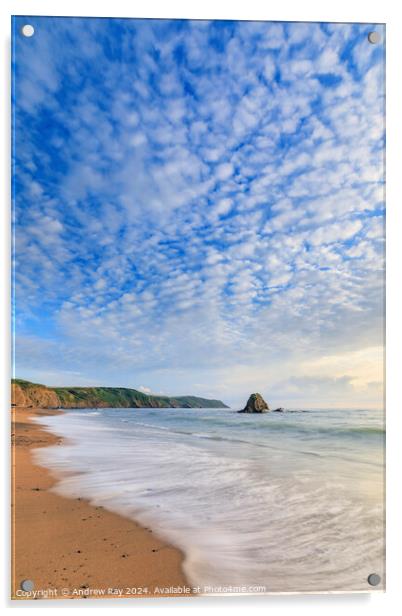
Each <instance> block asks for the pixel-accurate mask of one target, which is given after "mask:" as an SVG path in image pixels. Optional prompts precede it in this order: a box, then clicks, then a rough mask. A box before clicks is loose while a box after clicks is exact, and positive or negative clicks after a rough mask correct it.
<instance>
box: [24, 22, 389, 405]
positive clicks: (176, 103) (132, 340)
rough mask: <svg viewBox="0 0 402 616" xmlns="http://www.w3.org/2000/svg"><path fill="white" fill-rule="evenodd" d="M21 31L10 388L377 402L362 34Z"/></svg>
mask: <svg viewBox="0 0 402 616" xmlns="http://www.w3.org/2000/svg"><path fill="white" fill-rule="evenodd" d="M23 23H26V18H25V19H24V18H22V17H18V18H15V23H14V28H15V35H14V58H13V61H14V68H13V70H14V92H13V94H14V148H13V151H14V160H13V164H14V186H13V193H14V203H15V207H14V214H15V220H14V225H15V233H14V238H15V242H14V249H15V250H14V252H15V255H14V258H15V331H16V351H15V372H16V373H17V374H18V375H20V376H23V377H27V378H28V377H29V378H32V379H36V380H42V381H44V382H47V383H58V384H72V383H74V384H78V383H82V384H96V383H99V384H100V383H102V384H108V385H127V386H140V385H141V386H142V387H143V388H150V389H152V391H166V392H168V393H174V394H186V393H199V394H204V395H211V396H212V395H213V396H218V397H221V398H224V399H226V400H228V401H229V402H232V403H233V404H235V403H237V401H238V400H242V398H243V397H244V395H245V394H248V393H249V392H250V391H251V390H253V389H254V388H256V389H257V390H262V391H263V392H265V393H266V395H267V396H268V398H272V397H274V399H278V400H279V401H280V402H281V403H287V404H292V402H293V403H294V404H311V405H325V403H326V402H327V403H328V405H329V406H332V405H334V404H335V405H338V406H355V405H357V406H358V405H372V404H377V405H378V404H379V403H380V401H381V378H382V377H381V358H379V357H380V356H379V353H378V349H381V346H382V344H383V286H384V282H383V278H384V271H383V270H384V160H383V157H384V138H385V137H384V94H385V93H384V39H385V30H384V28H383V26H378V25H376V26H373V24H371V25H369V24H364V25H360V24H327V23H273V22H272V23H270V22H233V21H219V22H213V21H186V20H134V19H95V18H91V19H84V18H44V17H31V18H29V23H32V24H33V25H34V26H35V35H34V36H33V37H32V38H30V39H25V38H24V37H22V36H21V35H20V27H21V25H22V24H23ZM374 27H375V29H376V30H379V31H380V33H381V37H382V43H381V44H380V45H371V44H369V43H368V41H367V34H368V32H369V31H370V30H372V29H374ZM357 356H358V357H359V360H357V359H356V357H357ZM325 358H333V359H332V360H331V361H328V359H325ZM321 360H323V362H324V364H323V365H326V366H327V372H325V371H324V372H323V371H322V370H321V369H320V368H319V367H318V366H319V365H320V361H321Z"/></svg>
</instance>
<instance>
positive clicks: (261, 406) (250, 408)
mask: <svg viewBox="0 0 402 616" xmlns="http://www.w3.org/2000/svg"><path fill="white" fill-rule="evenodd" d="M267 411H269V406H268V404H267V403H266V402H265V400H264V398H263V397H262V396H261V394H251V396H250V397H249V399H248V400H247V404H246V406H245V407H244V409H243V410H242V411H238V412H239V413H266V412H267Z"/></svg>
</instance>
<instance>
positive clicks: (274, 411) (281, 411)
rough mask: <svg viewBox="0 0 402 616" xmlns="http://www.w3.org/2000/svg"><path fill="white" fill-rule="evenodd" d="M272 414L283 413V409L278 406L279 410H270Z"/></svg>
mask: <svg viewBox="0 0 402 616" xmlns="http://www.w3.org/2000/svg"><path fill="white" fill-rule="evenodd" d="M272 412H273V413H284V412H285V409H284V408H282V407H281V406H280V407H279V409H272Z"/></svg>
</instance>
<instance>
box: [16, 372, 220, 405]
mask: <svg viewBox="0 0 402 616" xmlns="http://www.w3.org/2000/svg"><path fill="white" fill-rule="evenodd" d="M11 388H12V394H11V400H12V404H13V405H15V406H27V407H41V408H61V409H70V408H71V409H73V408H141V407H151V408H152V407H153V408H179V407H180V408H228V407H227V406H226V404H224V403H223V402H222V401H221V400H209V399H207V398H198V397H197V396H177V397H174V398H172V397H168V396H150V395H147V394H144V393H142V392H141V391H138V390H136V389H128V388H126V387H46V385H39V384H37V383H31V382H29V381H24V380H23V379H13V380H12V385H11Z"/></svg>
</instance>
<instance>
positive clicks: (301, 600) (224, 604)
mask: <svg viewBox="0 0 402 616" xmlns="http://www.w3.org/2000/svg"><path fill="white" fill-rule="evenodd" d="M400 13H401V11H400V10H399V3H398V2H397V1H395V0H377V1H376V2H373V1H369V0H360V1H359V0H336V1H335V2H325V0H281V2H275V3H271V2H268V1H267V0H265V1H264V0H246V1H243V2H242V3H240V2H236V1H234V0H233V1H229V0H227V1H224V0H202V2H199V3H195V2H193V3H190V2H188V0H187V1H184V0H182V1H180V0H169V2H166V0H165V2H163V1H156V0H147V2H145V3H144V2H139V1H136V0H132V1H131V2H130V1H128V0H126V1H123V0H113V2H101V3H99V2H93V1H92V2H91V1H89V0H69V1H66V0H58V1H57V2H54V1H53V2H52V1H50V0H36V1H35V2H29V1H27V0H25V1H18V0H15V1H14V2H11V1H10V0H3V3H2V5H1V7H0V18H1V22H0V27H1V43H2V48H3V51H4V53H3V60H2V62H1V82H0V83H1V89H0V91H1V92H2V94H3V97H5V98H4V99H3V101H2V105H1V109H2V113H1V134H2V147H1V149H0V152H1V154H0V156H1V159H2V160H1V165H0V170H1V174H2V180H3V181H2V183H1V186H2V187H4V188H3V195H2V196H3V199H2V201H1V213H2V219H1V225H0V229H1V234H2V237H1V240H2V241H1V243H0V246H1V257H2V261H1V262H2V266H1V268H0V269H1V292H2V295H1V297H2V301H1V305H0V306H1V307H0V309H1V319H0V322H1V328H2V329H1V339H2V340H4V341H6V344H3V347H2V353H1V355H0V362H1V363H0V374H1V378H2V385H3V387H2V388H1V392H2V417H3V426H2V435H3V443H4V445H5V446H4V455H3V460H5V461H6V463H5V465H4V467H5V470H4V472H3V479H4V482H3V483H4V490H5V498H4V499H3V502H5V503H9V497H8V489H9V462H8V436H9V409H8V405H9V378H10V369H9V346H8V345H9V340H10V336H9V329H10V320H9V306H8V304H9V299H8V298H9V294H10V286H9V246H10V233H9V202H10V190H9V183H10V171H9V160H10V146H9V133H10V124H9V113H10V105H9V87H10V80H9V72H10V71H9V65H10V53H9V49H10V16H11V14H17V15H18V14H20V15H66V16H67V15H74V16H79V15H81V16H104V17H113V16H115V17H170V18H174V17H177V18H198V19H219V18H226V19H267V20H278V21H339V22H345V21H356V22H373V23H378V22H381V23H386V24H387V362H386V363H387V407H388V410H387V592H386V593H385V594H383V593H373V594H372V595H361V594H350V595H320V596H317V595H316V596H312V595H291V596H289V595H285V596H268V597H258V596H253V597H218V598H214V597H211V598H202V599H201V598H200V599H189V600H186V599H183V600H181V599H166V600H165V599H159V600H156V599H151V600H144V601H143V600H141V599H138V600H131V601H126V600H123V601H117V602H116V601H114V600H105V601H99V600H94V601H91V600H88V601H80V602H77V601H74V604H73V605H72V604H71V602H64V601H62V602H59V601H57V602H53V601H49V602H45V601H41V602H39V603H35V604H34V603H33V602H29V603H30V605H29V606H28V602H25V603H24V604H22V602H16V601H14V602H13V603H10V601H8V594H9V574H8V570H9V553H8V551H6V550H3V558H2V561H1V582H2V583H1V584H0V588H1V590H2V593H1V597H2V603H3V605H5V607H6V608H8V609H10V608H11V609H17V610H21V609H27V608H28V607H30V609H33V610H38V609H40V610H42V609H53V608H55V607H57V608H59V607H60V608H62V609H65V608H66V609H68V610H71V609H72V608H74V609H75V610H76V609H96V610H99V609H106V610H108V611H110V610H114V609H115V608H116V607H127V608H131V609H135V610H136V612H137V613H138V612H141V613H142V612H143V611H144V612H145V611H147V612H148V611H149V610H151V611H154V610H160V609H163V610H164V612H166V613H167V614H170V613H173V612H175V613H176V611H177V610H182V609H189V608H190V609H191V611H192V612H199V611H200V610H206V609H208V611H209V612H210V613H211V614H214V613H217V612H218V610H219V612H222V611H228V612H229V610H230V613H231V614H234V615H236V613H239V614H240V613H241V612H243V611H244V609H252V610H253V612H254V613H257V614H259V613H261V614H262V613H263V612H264V613H266V611H267V610H271V611H272V610H274V611H278V612H281V614H284V615H286V614H295V613H297V614H298V616H299V615H301V616H303V614H304V613H305V614H308V615H309V616H313V615H314V614H320V615H321V614H322V613H323V612H325V614H332V613H334V614H339V612H340V611H342V612H343V613H345V614H352V613H353V615H356V616H358V615H359V614H364V615H365V616H366V615H367V616H368V615H371V614H376V615H377V614H379V613H381V614H392V613H394V612H395V611H397V609H396V608H398V607H399V610H400V608H401V605H402V602H401V597H400V594H399V589H400V588H401V585H402V565H401V562H402V556H401V555H402V540H401V535H402V533H401V523H402V509H401V501H402V499H401V485H402V481H401V477H400V476H401V469H402V464H401V453H400V452H401V451H402V421H401V417H402V405H401V393H400V392H401V384H400V383H401V381H402V374H401V371H402V336H401V319H402V281H401V278H402V276H401V270H402V255H401V245H402V237H401V233H402V224H401V208H402V204H400V202H399V201H400V196H401V195H402V190H401V178H402V169H401V163H400V152H401V145H402V139H401V135H402V133H401V120H400V114H401V112H402V87H401V81H402V79H401V70H402V69H401V63H402V62H401V60H402V50H401V39H402V28H401V25H402V23H401V14H400ZM398 154H399V160H398ZM7 341H8V344H7ZM2 521H3V539H4V541H3V545H7V543H8V541H9V539H8V530H9V511H8V508H7V509H5V510H3V511H2Z"/></svg>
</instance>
